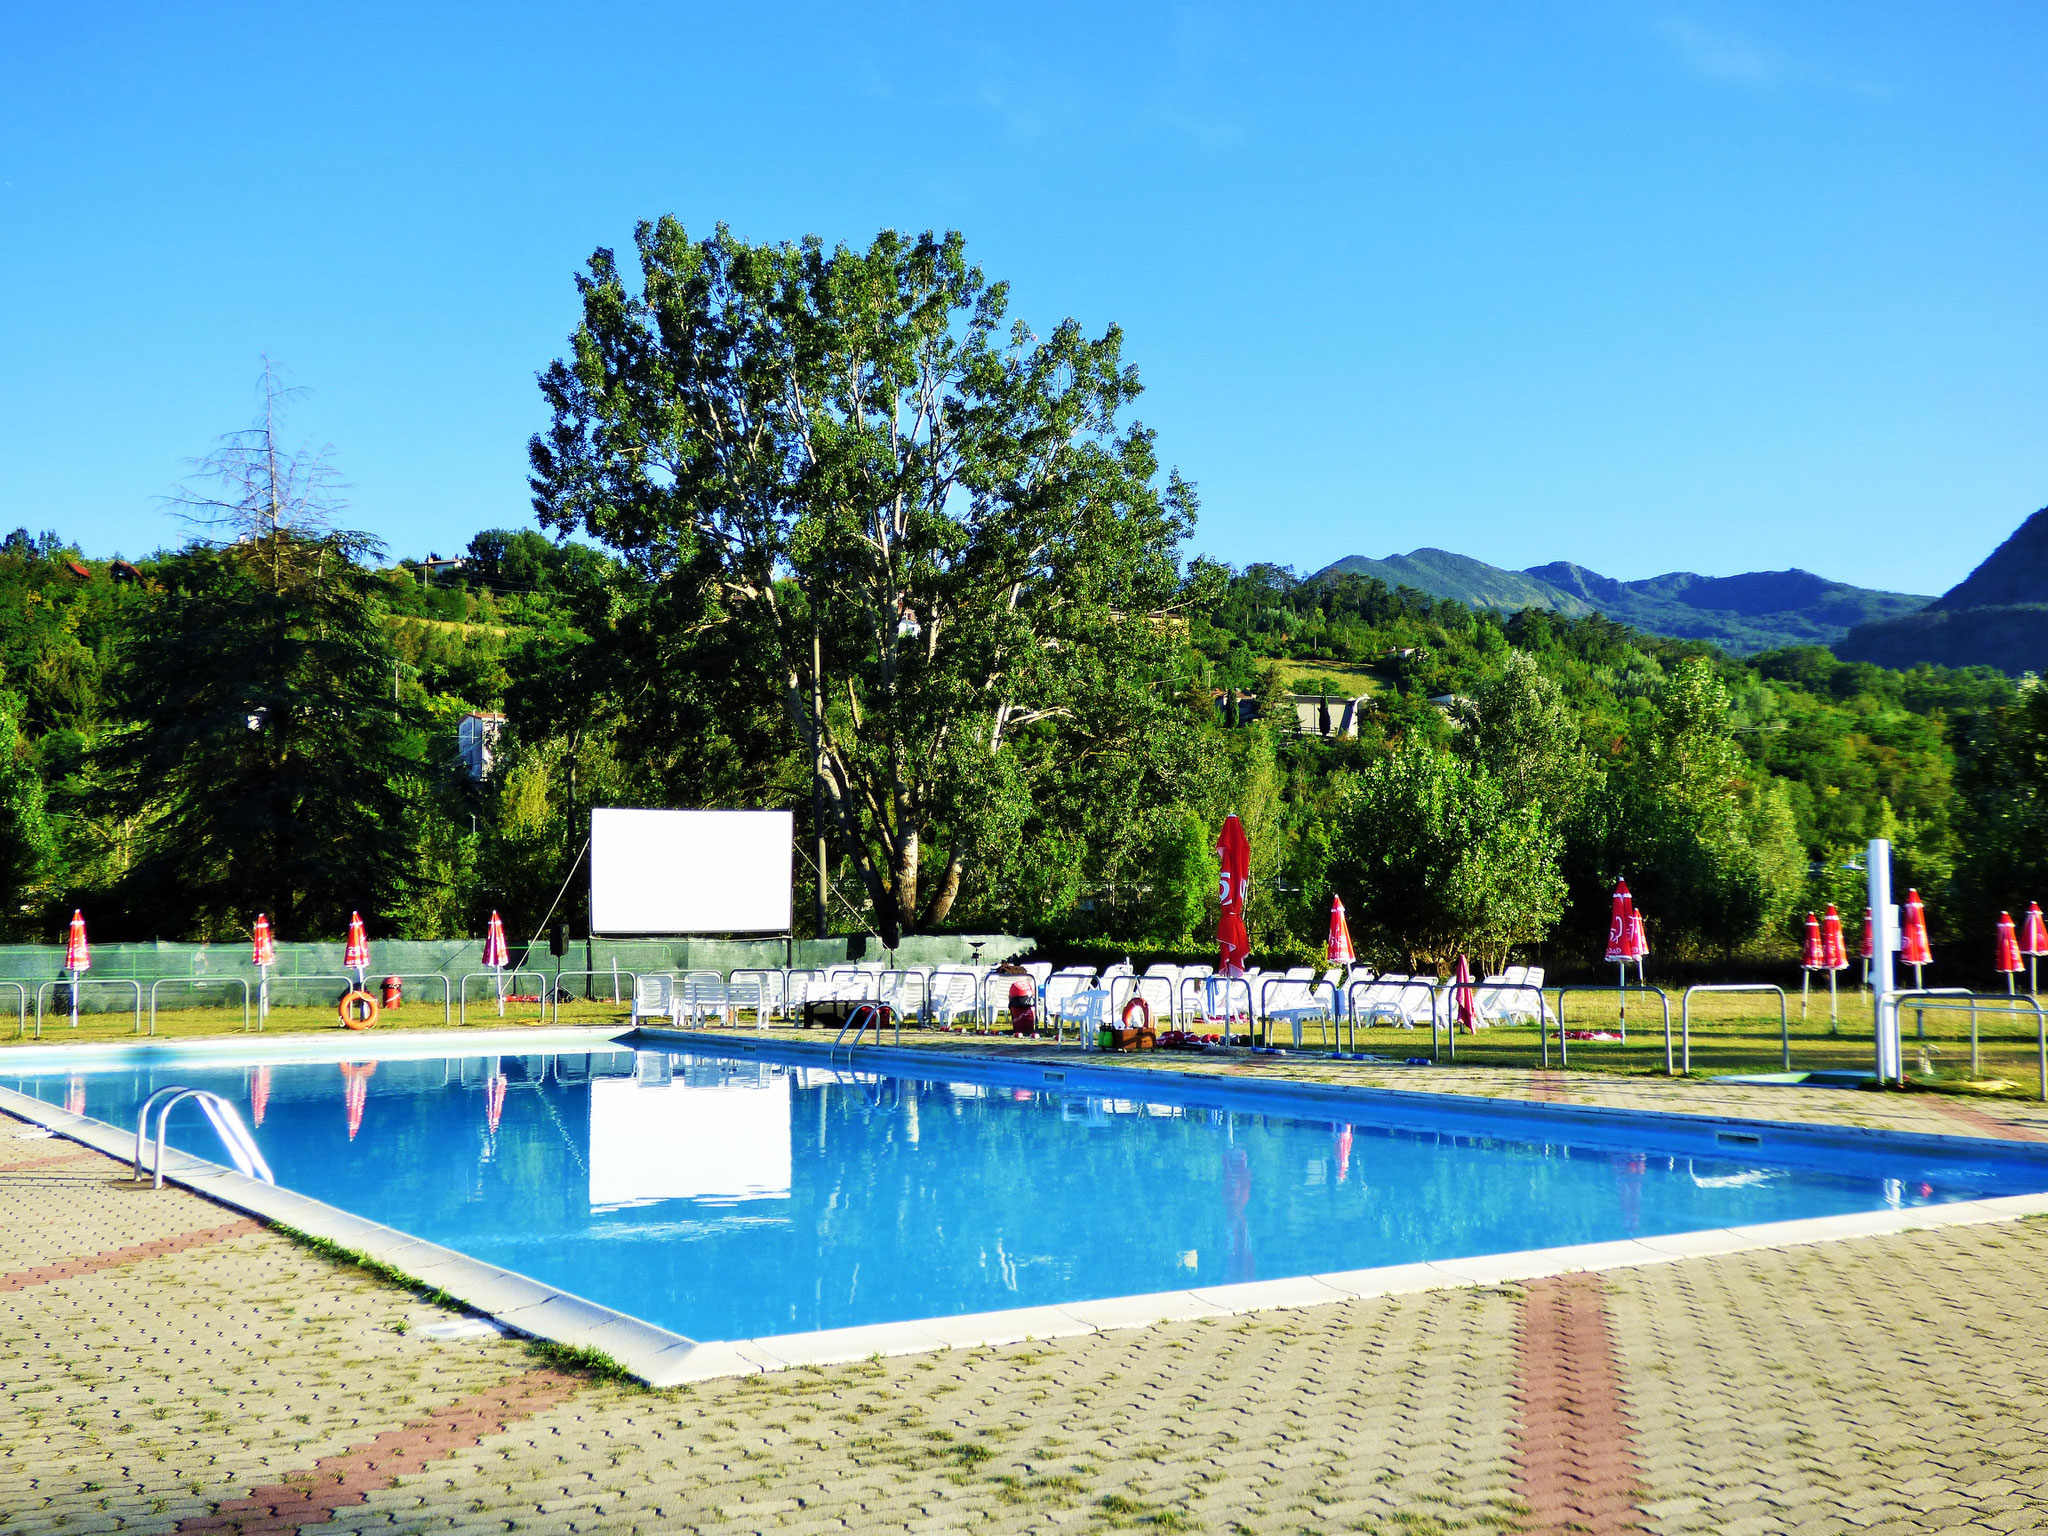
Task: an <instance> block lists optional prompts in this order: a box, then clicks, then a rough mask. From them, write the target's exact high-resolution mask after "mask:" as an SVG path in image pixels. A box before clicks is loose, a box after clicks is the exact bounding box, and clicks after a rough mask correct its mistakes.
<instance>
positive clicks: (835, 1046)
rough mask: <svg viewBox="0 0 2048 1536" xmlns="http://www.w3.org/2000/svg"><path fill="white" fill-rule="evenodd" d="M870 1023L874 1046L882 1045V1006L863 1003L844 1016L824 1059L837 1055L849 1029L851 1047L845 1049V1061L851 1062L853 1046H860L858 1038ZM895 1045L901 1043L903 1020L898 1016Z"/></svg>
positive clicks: (828, 1059)
mask: <svg viewBox="0 0 2048 1536" xmlns="http://www.w3.org/2000/svg"><path fill="white" fill-rule="evenodd" d="M870 1023H873V1025H874V1026H875V1044H877V1045H880V1044H881V1043H882V1006H881V1004H879V1003H873V1002H865V1003H862V1004H861V1005H860V1006H859V1007H858V1008H856V1009H854V1010H853V1012H851V1013H849V1014H848V1015H847V1016H846V1022H845V1023H844V1024H842V1025H840V1026H839V1033H838V1034H837V1035H835V1036H833V1038H832V1050H831V1052H830V1053H829V1054H828V1055H827V1056H826V1058H825V1059H826V1060H827V1061H830V1060H831V1059H832V1058H833V1057H834V1056H837V1055H838V1054H839V1047H840V1045H841V1044H842V1043H843V1042H844V1041H845V1039H846V1032H847V1031H848V1030H849V1029H850V1030H852V1031H853V1045H849V1046H847V1047H846V1059H847V1060H848V1061H851V1060H852V1059H853V1046H854V1045H859V1044H860V1037H861V1036H862V1035H863V1034H865V1033H866V1032H867V1027H868V1025H869V1024H870ZM896 1043H897V1044H898V1045H901V1044H902V1043H903V1018H902V1015H900V1014H898V1015H897V1016H896Z"/></svg>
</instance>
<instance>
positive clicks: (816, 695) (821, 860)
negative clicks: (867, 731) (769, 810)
mask: <svg viewBox="0 0 2048 1536" xmlns="http://www.w3.org/2000/svg"><path fill="white" fill-rule="evenodd" d="M811 829H812V831H813V832H815V833H816V834H817V839H818V910H817V931H816V933H815V934H814V935H813V937H815V938H820V939H822V938H824V937H825V935H826V934H827V933H829V932H830V931H831V913H830V912H829V911H828V910H827V908H828V907H829V906H830V904H831V901H832V875H831V872H830V866H829V865H828V864H827V863H826V862H825V860H826V852H825V660H824V647H823V643H822V642H821V640H820V638H819V624H818V615H817V610H816V609H815V608H814V609H812V611H811Z"/></svg>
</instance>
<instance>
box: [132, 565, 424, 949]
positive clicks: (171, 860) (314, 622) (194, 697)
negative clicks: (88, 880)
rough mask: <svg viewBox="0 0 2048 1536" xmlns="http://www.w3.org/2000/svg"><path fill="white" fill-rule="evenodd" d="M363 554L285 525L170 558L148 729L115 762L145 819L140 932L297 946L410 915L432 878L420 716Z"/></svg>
mask: <svg viewBox="0 0 2048 1536" xmlns="http://www.w3.org/2000/svg"><path fill="white" fill-rule="evenodd" d="M360 553H361V547H360V545H359V544H357V543H355V542H353V541H351V540H350V539H349V538H348V537H346V536H342V535H336V534H331V533H330V534H319V535H313V536H303V535H299V534H295V533H292V532H290V531H288V530H285V529H280V530H278V531H277V532H274V533H267V534H263V535H259V536H258V537H256V538H253V539H249V540H245V541H242V542H238V543H234V544H228V545H225V546H212V545H208V544H203V543H195V544H193V545H191V546H188V547H187V548H186V549H184V550H182V551H180V552H179V553H177V554H175V555H173V556H170V557H168V558H167V559H165V560H163V561H161V562H160V563H159V564H158V565H157V567H156V571H155V576H156V580H157V582H158V584H159V588H160V590H159V592H158V593H157V594H156V597H155V600H154V601H153V602H151V603H150V604H149V605H148V607H147V608H145V609H144V610H143V612H142V614H141V617H140V619H139V622H138V626H137V632H136V634H135V635H134V637H133V639H132V641H131V644H130V647H129V650H128V654H127V658H126V660H127V666H126V671H125V675H124V678H123V690H124V693H125V700H126V704H127V714H128V717H129V721H130V723H129V724H128V725H126V726H125V727H124V728H123V729H121V730H119V731H116V732H113V733H110V735H109V736H108V737H107V738H106V739H105V740H104V741H103V742H102V744H101V746H100V748H99V752H98V762H99V766H100V768H101V769H102V771H103V772H104V774H105V775H106V782H107V784H108V787H109V795H110V798H111V799H112V800H113V801H114V802H115V804H116V805H117V806H118V807H119V809H120V811H121V812H122V813H123V814H125V815H128V816H131V817H133V818H135V819H137V820H138V821H139V822H141V823H142V825H143V828H144V830H143V833H142V846H141V852H140V853H139V855H138V857H137V858H136V861H135V863H134V865H133V867H132V868H131V869H130V870H129V871H128V873H127V875H126V877H125V878H124V879H123V880H122V882H121V885H120V889H119V891H118V892H117V895H118V897H119V898H120V904H121V905H122V906H124V907H125V908H126V912H127V918H126V926H128V927H129V928H131V929H132V930H134V931H136V932H137V933H138V934H140V933H155V934H159V935H161V936H164V937H193V938H199V937H218V936H224V935H227V934H230V933H239V932H242V931H244V930H245V929H246V927H247V925H248V923H249V921H250V919H251V918H252V917H253V916H254V914H255V913H257V912H259V911H261V912H267V913H268V914H269V915H270V918H271V921H272V923H273V924H274V925H275V927H276V929H277V932H278V933H279V934H280V936H282V937H287V938H312V937H315V936H318V935H322V934H338V933H339V932H340V931H341V928H342V925H343V924H345V923H346V922H347V920H348V915H349V913H350V911H351V910H356V909H360V910H362V911H364V912H366V913H381V912H385V911H389V910H393V909H396V908H398V907H400V906H401V905H402V903H403V901H404V898H405V897H406V895H407V894H408V892H409V890H410V887H411V885H412V882H413V880H414V878H415V874H414V870H413V867H412V859H411V855H412V849H413V845H414V842H415V828H414V827H413V825H412V822H413V815H414V804H415V799H414V797H415V794H416V786H417V783H418V779H419V776H420V774H421V772H422V769H423V763H422V762H421V759H420V755H419V753H420V742H419V737H418V726H419V722H418V721H417V719H416V718H415V717H414V716H413V715H412V714H411V713H410V712H409V711H408V709H407V708H406V706H405V705H403V704H401V703H400V702H398V701H396V700H394V699H393V697H392V694H393V692H394V687H393V677H394V671H393V666H392V658H391V655H390V651H389V646H388V643H387V642H386V641H385V639H384V637H383V632H382V630H381V629H380V628H379V627H378V626H377V625H376V624H375V623H374V622H373V621H372V619H371V616H370V614H369V611H368V599H369V592H370V582H371V576H370V573H369V572H368V571H367V570H365V569H364V568H363V567H362V566H361V565H360V564H358V563H357V560H356V558H355V556H357V555H358V554H360Z"/></svg>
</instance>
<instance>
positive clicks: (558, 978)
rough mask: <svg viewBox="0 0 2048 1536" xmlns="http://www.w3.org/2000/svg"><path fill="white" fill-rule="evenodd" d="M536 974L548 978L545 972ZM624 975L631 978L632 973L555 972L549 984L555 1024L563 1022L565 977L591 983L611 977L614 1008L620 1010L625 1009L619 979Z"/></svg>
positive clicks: (595, 971) (589, 1000)
mask: <svg viewBox="0 0 2048 1536" xmlns="http://www.w3.org/2000/svg"><path fill="white" fill-rule="evenodd" d="M534 974H535V975H538V976H541V977H543V978H545V977H546V975H547V973H546V972H545V971H537V972H535V973H534ZM622 974H624V975H626V976H628V977H630V976H631V974H632V973H631V972H624V973H621V972H619V971H612V970H590V971H557V972H555V976H554V980H553V981H552V982H551V983H549V996H550V1001H551V1002H552V1003H553V1004H554V1019H555V1022H556V1023H557V1024H559V1023H561V1022H562V991H563V987H562V981H563V978H565V977H569V976H581V977H583V978H585V979H586V980H589V981H596V980H597V979H598V978H599V977H602V976H608V977H610V978H611V982H612V1006H613V1007H614V1008H618V1007H623V1006H624V1001H623V999H621V998H620V996H619V978H620V976H621V975H622ZM585 990H586V991H587V990H588V989H587V988H586V989H585ZM572 1001H573V999H572ZM583 1001H584V1002H586V1003H596V1002H602V1001H603V999H602V998H597V997H585V998H584V999H583Z"/></svg>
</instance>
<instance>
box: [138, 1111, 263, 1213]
mask: <svg viewBox="0 0 2048 1536" xmlns="http://www.w3.org/2000/svg"><path fill="white" fill-rule="evenodd" d="M159 1099H164V1100H166V1101H167V1102H166V1103H165V1104H164V1107H163V1109H162V1110H161V1111H159V1112H158V1114H157V1117H156V1187H157V1188H158V1189H162V1188H163V1187H164V1132H165V1130H166V1128H167V1127H168V1126H169V1125H170V1122H171V1111H172V1110H174V1109H176V1108H177V1107H178V1106H179V1105H180V1104H182V1103H184V1102H185V1101H186V1100H187V1099H197V1100H198V1101H199V1110H200V1113H202V1114H203V1115H205V1116H206V1118H207V1120H208V1121H209V1122H211V1124H212V1125H213V1128H214V1131H215V1132H216V1133H217V1134H218V1135H219V1136H220V1140H221V1145H222V1146H223V1147H225V1148H226V1149H227V1154H228V1160H229V1161H230V1162H232V1163H233V1164H234V1165H235V1170H236V1171H237V1172H238V1173H240V1174H242V1175H243V1176H244V1177H245V1178H251V1179H261V1180H262V1181H263V1182H264V1183H266V1184H275V1183H276V1182H277V1179H276V1178H275V1177H274V1176H273V1175H272V1174H271V1171H270V1164H268V1163H267V1162H265V1161H264V1160H263V1154H262V1153H261V1152H259V1151H258V1150H257V1149H256V1138H255V1137H253V1136H251V1135H250V1134H249V1128H248V1127H247V1126H245V1125H244V1124H242V1116H241V1114H240V1112H239V1111H237V1110H236V1108H235V1106H234V1105H232V1104H230V1103H229V1102H228V1101H227V1100H226V1099H224V1098H222V1097H221V1096H220V1095H219V1094H217V1093H215V1092H214V1091H213V1090H212V1089H210V1088H183V1087H175V1086H174V1087H170V1088H159V1089H157V1091H156V1092H155V1093H152V1094H151V1095H150V1096H149V1097H148V1098H146V1099H144V1100H143V1101H142V1113H141V1114H139V1115H137V1116H136V1117H135V1178H136V1181H137V1182H138V1183H140V1182H141V1179H142V1149H143V1145H144V1143H145V1141H146V1140H147V1138H148V1132H149V1112H150V1110H152V1109H154V1108H155V1107H156V1102H157V1100H159Z"/></svg>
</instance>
